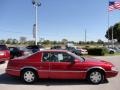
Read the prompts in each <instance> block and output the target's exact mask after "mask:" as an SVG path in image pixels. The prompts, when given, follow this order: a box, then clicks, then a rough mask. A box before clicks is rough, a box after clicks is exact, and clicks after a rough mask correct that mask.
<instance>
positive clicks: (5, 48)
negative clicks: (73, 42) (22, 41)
mask: <svg viewBox="0 0 120 90" xmlns="http://www.w3.org/2000/svg"><path fill="white" fill-rule="evenodd" d="M0 50H8V48H7V46H5V45H0Z"/></svg>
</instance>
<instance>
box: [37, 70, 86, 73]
mask: <svg viewBox="0 0 120 90" xmlns="http://www.w3.org/2000/svg"><path fill="white" fill-rule="evenodd" d="M38 71H40V72H77V73H79V72H87V71H62V70H60V71H59V70H50V71H49V70H38Z"/></svg>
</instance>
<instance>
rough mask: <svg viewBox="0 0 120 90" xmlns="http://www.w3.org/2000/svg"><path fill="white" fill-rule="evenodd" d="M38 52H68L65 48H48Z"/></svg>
mask: <svg viewBox="0 0 120 90" xmlns="http://www.w3.org/2000/svg"><path fill="white" fill-rule="evenodd" d="M39 52H69V51H67V50H62V49H61V50H58V49H49V50H41V51H39Z"/></svg>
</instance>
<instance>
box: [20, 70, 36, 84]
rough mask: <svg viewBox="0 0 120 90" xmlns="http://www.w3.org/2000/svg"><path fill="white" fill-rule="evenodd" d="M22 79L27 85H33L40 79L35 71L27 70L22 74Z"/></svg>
mask: <svg viewBox="0 0 120 90" xmlns="http://www.w3.org/2000/svg"><path fill="white" fill-rule="evenodd" d="M21 79H22V81H24V82H25V83H27V84H31V83H34V82H36V81H37V79H38V77H37V74H36V72H35V71H34V70H32V69H25V70H23V71H22V73H21Z"/></svg>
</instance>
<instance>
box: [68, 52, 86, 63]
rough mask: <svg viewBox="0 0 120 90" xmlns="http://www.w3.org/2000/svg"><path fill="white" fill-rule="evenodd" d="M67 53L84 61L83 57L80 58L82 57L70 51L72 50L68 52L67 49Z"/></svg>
mask: <svg viewBox="0 0 120 90" xmlns="http://www.w3.org/2000/svg"><path fill="white" fill-rule="evenodd" d="M68 54H70V55H72V56H73V57H75V58H76V59H79V60H80V61H81V62H83V61H85V59H84V58H82V57H80V56H78V55H76V54H74V53H72V52H69V51H68Z"/></svg>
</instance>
